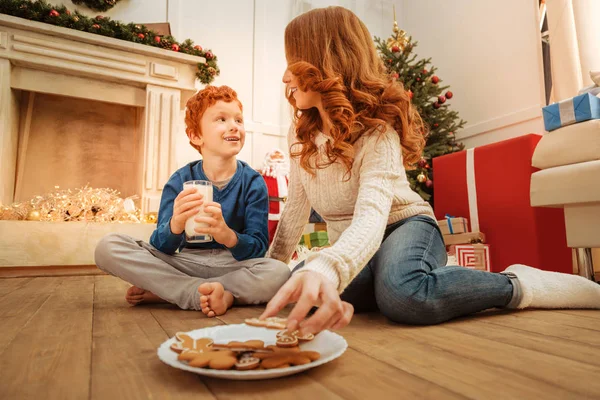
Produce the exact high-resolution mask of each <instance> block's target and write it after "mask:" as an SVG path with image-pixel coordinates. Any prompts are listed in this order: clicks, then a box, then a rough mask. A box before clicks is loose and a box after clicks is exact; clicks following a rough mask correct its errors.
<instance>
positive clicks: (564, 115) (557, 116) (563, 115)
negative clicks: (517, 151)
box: [542, 93, 600, 131]
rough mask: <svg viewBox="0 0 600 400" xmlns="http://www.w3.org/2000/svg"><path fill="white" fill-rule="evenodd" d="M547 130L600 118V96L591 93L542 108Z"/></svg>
mask: <svg viewBox="0 0 600 400" xmlns="http://www.w3.org/2000/svg"><path fill="white" fill-rule="evenodd" d="M542 115H543V117H544V128H545V129H546V130H547V131H552V130H554V129H558V128H560V127H561V126H566V125H571V124H574V123H577V122H583V121H587V120H589V119H600V98H598V97H596V96H594V95H592V94H591V93H585V94H581V95H579V96H575V97H573V98H571V99H567V100H563V101H560V102H558V103H554V104H550V105H549V106H546V107H543V108H542Z"/></svg>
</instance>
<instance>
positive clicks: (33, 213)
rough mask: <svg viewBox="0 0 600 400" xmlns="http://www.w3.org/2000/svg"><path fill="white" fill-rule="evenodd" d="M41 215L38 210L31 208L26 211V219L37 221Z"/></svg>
mask: <svg viewBox="0 0 600 400" xmlns="http://www.w3.org/2000/svg"><path fill="white" fill-rule="evenodd" d="M41 218H42V215H41V214H40V212H39V211H38V210H31V211H29V212H28V213H27V221H39V220H40V219H41Z"/></svg>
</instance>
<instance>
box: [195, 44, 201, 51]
mask: <svg viewBox="0 0 600 400" xmlns="http://www.w3.org/2000/svg"><path fill="white" fill-rule="evenodd" d="M194 49H196V50H198V51H202V46H200V45H195V46H194Z"/></svg>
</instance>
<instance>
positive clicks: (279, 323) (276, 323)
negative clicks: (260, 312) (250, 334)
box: [245, 317, 287, 329]
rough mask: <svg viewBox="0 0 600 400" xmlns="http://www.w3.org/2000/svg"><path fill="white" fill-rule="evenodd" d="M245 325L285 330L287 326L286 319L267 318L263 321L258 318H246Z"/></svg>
mask: <svg viewBox="0 0 600 400" xmlns="http://www.w3.org/2000/svg"><path fill="white" fill-rule="evenodd" d="M245 322H246V324H247V325H251V326H260V327H264V328H268V329H285V327H286V326H287V318H279V317H269V318H265V319H264V320H261V319H258V318H247V319H246V320H245Z"/></svg>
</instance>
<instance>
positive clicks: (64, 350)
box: [0, 277, 94, 399]
mask: <svg viewBox="0 0 600 400" xmlns="http://www.w3.org/2000/svg"><path fill="white" fill-rule="evenodd" d="M44 283H46V284H49V282H48V281H47V280H45V281H44ZM93 285H94V282H93V278H91V277H73V278H62V279H60V286H58V287H56V290H53V291H52V293H51V295H50V296H49V297H48V299H47V301H45V302H44V303H43V305H42V306H41V307H40V308H39V311H38V312H36V313H35V314H34V315H33V316H32V318H31V319H29V321H28V322H27V324H26V325H25V326H24V327H23V328H22V329H21V330H20V331H19V333H18V335H17V337H16V338H15V339H14V340H13V341H12V342H11V343H10V344H9V345H8V347H7V348H6V350H5V351H4V352H3V353H2V357H1V358H0V371H2V373H1V374H0V376H1V378H0V398H5V399H20V398H46V399H87V398H88V395H89V379H90V356H91V354H90V353H91V347H92V307H93ZM28 288H29V289H31V288H32V286H28ZM23 300H25V301H26V299H23ZM15 361H16V362H15Z"/></svg>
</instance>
